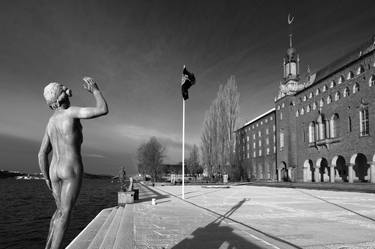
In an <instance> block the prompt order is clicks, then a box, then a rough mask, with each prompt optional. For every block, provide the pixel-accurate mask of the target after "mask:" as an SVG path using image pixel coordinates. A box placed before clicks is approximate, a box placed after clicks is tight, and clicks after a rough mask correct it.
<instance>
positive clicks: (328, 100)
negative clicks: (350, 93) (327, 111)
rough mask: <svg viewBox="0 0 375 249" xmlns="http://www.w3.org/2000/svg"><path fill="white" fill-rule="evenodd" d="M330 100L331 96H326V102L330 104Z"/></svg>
mask: <svg viewBox="0 0 375 249" xmlns="http://www.w3.org/2000/svg"><path fill="white" fill-rule="evenodd" d="M331 102H332V97H331V96H328V97H327V104H331Z"/></svg>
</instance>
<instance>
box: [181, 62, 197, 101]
mask: <svg viewBox="0 0 375 249" xmlns="http://www.w3.org/2000/svg"><path fill="white" fill-rule="evenodd" d="M182 79H183V80H182V82H181V92H182V97H183V98H184V100H187V99H188V98H189V88H190V87H191V86H192V85H194V84H195V76H194V74H193V73H191V72H189V71H188V70H187V69H186V67H185V66H184V69H183V70H182Z"/></svg>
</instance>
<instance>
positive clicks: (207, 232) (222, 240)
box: [172, 198, 264, 249]
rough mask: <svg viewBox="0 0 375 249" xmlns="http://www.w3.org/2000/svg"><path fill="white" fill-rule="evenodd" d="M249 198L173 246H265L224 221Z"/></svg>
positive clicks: (179, 248)
mask: <svg viewBox="0 0 375 249" xmlns="http://www.w3.org/2000/svg"><path fill="white" fill-rule="evenodd" d="M247 200H248V199H245V198H244V199H243V200H241V201H240V202H238V203H237V204H236V205H235V206H233V207H232V208H231V209H230V210H229V211H228V212H226V213H225V214H224V215H220V216H219V217H218V218H217V219H216V220H214V221H213V222H211V223H209V224H208V225H206V226H205V227H200V228H198V229H196V230H195V231H194V232H193V233H192V234H191V235H190V236H189V237H188V238H185V239H184V240H182V241H181V242H179V243H178V244H177V245H175V246H173V247H172V248H173V249H187V248H194V249H200V248H202V249H203V248H204V249H206V248H252V249H261V248H264V246H261V245H259V244H256V243H255V242H252V241H249V240H248V238H249V237H246V238H245V237H242V236H241V235H239V234H238V233H236V232H235V231H234V228H233V227H231V226H229V225H226V224H225V223H222V221H223V220H224V219H226V218H229V216H231V215H232V214H233V213H234V212H236V211H237V210H238V209H239V208H240V207H241V206H242V205H243V204H244V203H245V202H246V201H247Z"/></svg>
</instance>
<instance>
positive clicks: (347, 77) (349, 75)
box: [346, 71, 354, 80]
mask: <svg viewBox="0 0 375 249" xmlns="http://www.w3.org/2000/svg"><path fill="white" fill-rule="evenodd" d="M353 78H354V73H353V72H352V71H350V72H348V75H347V76H346V79H348V80H350V79H353Z"/></svg>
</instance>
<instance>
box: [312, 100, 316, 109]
mask: <svg viewBox="0 0 375 249" xmlns="http://www.w3.org/2000/svg"><path fill="white" fill-rule="evenodd" d="M316 106H317V104H316V102H314V103H313V106H312V108H313V110H316Z"/></svg>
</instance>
